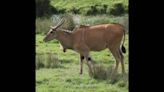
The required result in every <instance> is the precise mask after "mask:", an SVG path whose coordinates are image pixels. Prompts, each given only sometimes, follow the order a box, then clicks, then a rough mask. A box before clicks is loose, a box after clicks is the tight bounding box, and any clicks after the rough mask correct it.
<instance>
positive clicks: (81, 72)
mask: <svg viewBox="0 0 164 92" xmlns="http://www.w3.org/2000/svg"><path fill="white" fill-rule="evenodd" d="M83 60H84V56H82V55H80V74H83Z"/></svg>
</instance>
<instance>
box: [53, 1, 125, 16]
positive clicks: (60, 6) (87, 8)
mask: <svg viewBox="0 0 164 92" xmlns="http://www.w3.org/2000/svg"><path fill="white" fill-rule="evenodd" d="M51 5H52V6H54V7H55V8H56V10H57V11H58V13H73V14H83V15H95V14H109V11H110V14H112V15H118V14H124V13H128V0H94V1H93V0H52V1H51ZM124 10H125V11H126V12H124Z"/></svg>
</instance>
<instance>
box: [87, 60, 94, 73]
mask: <svg viewBox="0 0 164 92" xmlns="http://www.w3.org/2000/svg"><path fill="white" fill-rule="evenodd" d="M87 65H88V67H89V71H90V73H91V75H93V73H94V71H93V62H92V59H91V57H87Z"/></svg>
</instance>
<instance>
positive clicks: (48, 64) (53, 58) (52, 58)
mask: <svg viewBox="0 0 164 92" xmlns="http://www.w3.org/2000/svg"><path fill="white" fill-rule="evenodd" d="M59 65H60V62H59V60H58V57H57V54H54V53H37V54H36V69H40V68H56V67H58V66H59Z"/></svg>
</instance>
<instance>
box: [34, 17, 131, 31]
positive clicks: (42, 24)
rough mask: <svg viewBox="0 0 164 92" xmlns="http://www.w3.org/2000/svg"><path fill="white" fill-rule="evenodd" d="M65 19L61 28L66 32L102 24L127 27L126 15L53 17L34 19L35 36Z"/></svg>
mask: <svg viewBox="0 0 164 92" xmlns="http://www.w3.org/2000/svg"><path fill="white" fill-rule="evenodd" d="M63 16H64V17H65V18H66V21H65V23H64V24H63V25H62V28H64V29H67V30H73V28H74V27H75V25H80V24H84V25H96V24H103V23H120V24H122V25H124V26H125V27H126V28H127V29H128V26H129V21H128V15H124V16H120V17H115V16H107V15H97V16H80V15H53V16H52V17H51V18H37V19H36V34H45V33H46V32H47V31H48V30H49V29H50V26H54V25H56V24H57V23H58V22H59V21H60V19H61V18H62V17H63Z"/></svg>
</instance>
